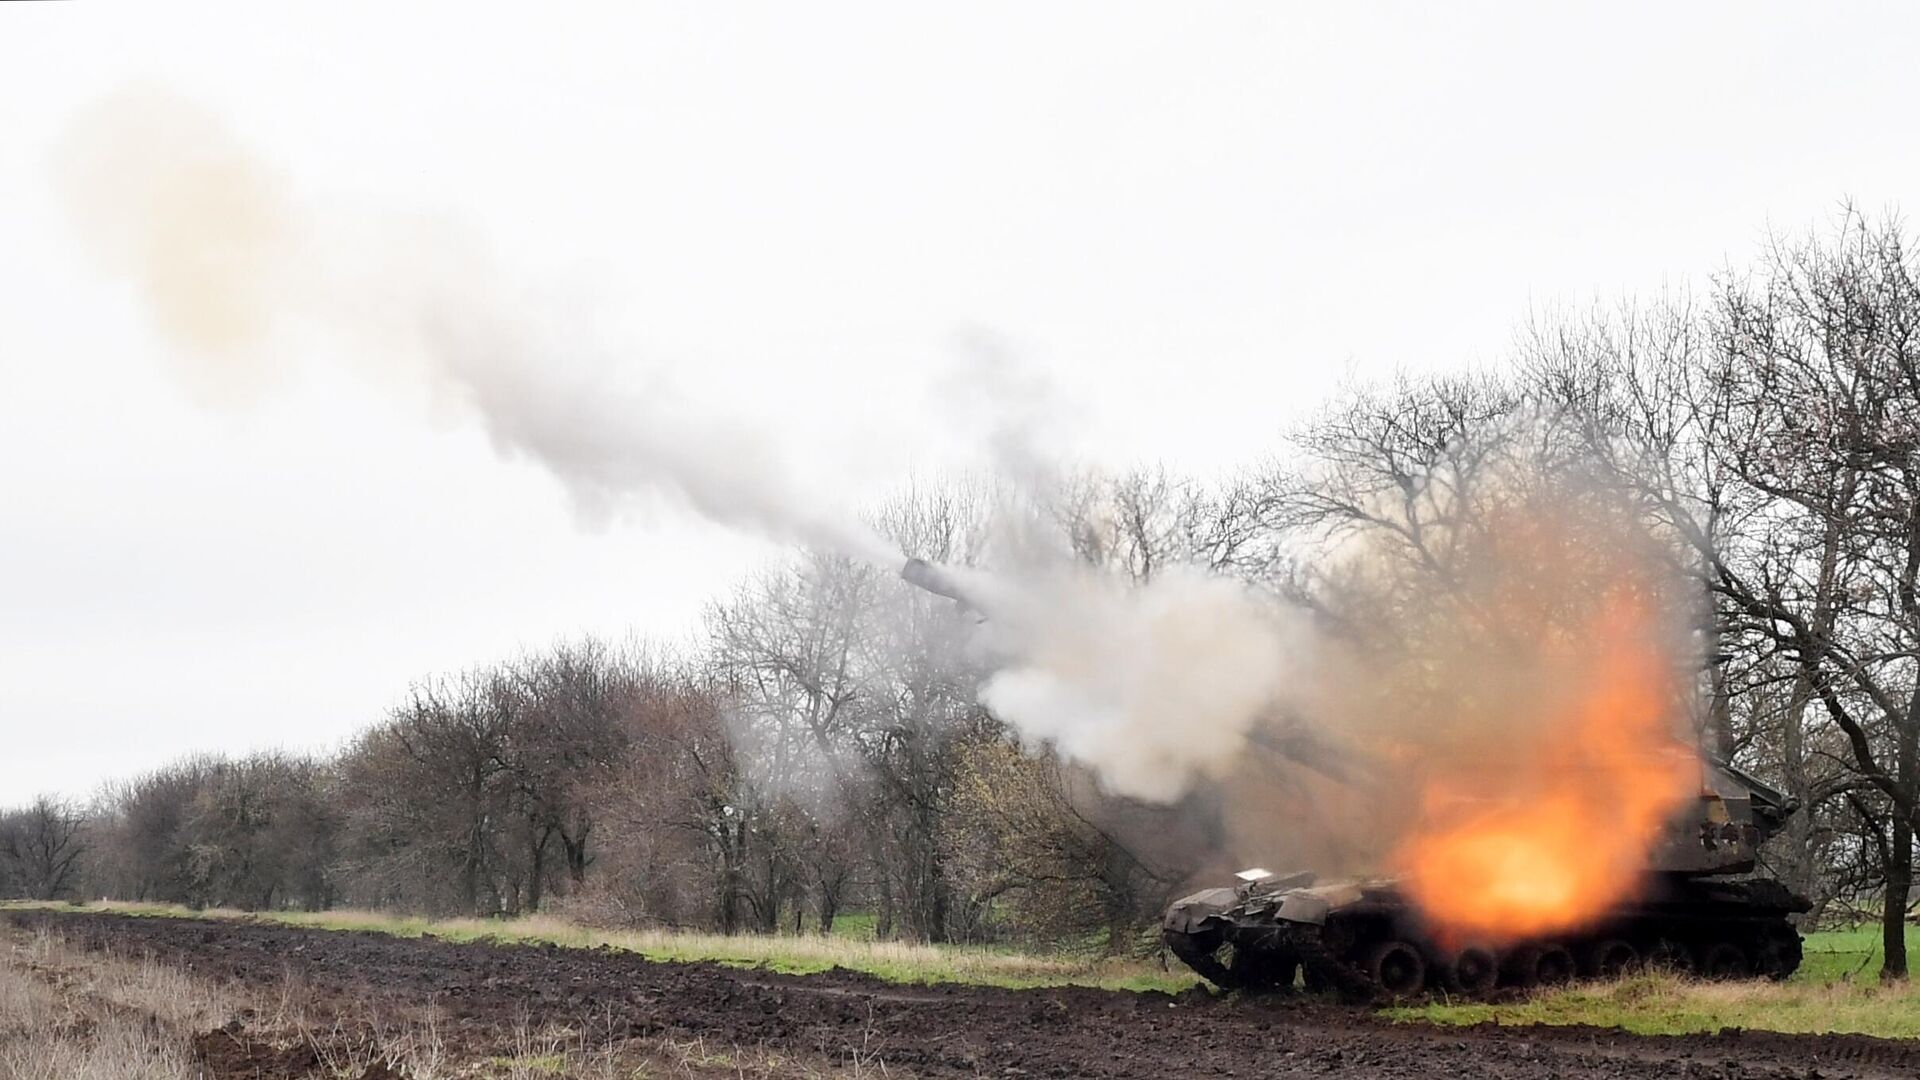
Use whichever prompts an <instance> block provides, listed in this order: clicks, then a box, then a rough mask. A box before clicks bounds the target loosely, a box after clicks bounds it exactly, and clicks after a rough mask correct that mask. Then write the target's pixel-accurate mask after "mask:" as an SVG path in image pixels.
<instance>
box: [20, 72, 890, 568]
mask: <svg viewBox="0 0 1920 1080" xmlns="http://www.w3.org/2000/svg"><path fill="white" fill-rule="evenodd" d="M58 165H59V171H60V180H61V184H62V188H63V190H64V191H65V192H66V193H67V195H68V196H69V201H70V204H71V206H72V208H73V211H74V214H75V217H76V219H77V221H78V223H79V224H80V225H81V227H82V229H83V231H84V232H85V233H86V234H87V236H88V237H89V239H91V240H92V241H93V242H94V246H95V249H96V250H97V252H98V253H99V254H100V255H101V257H102V259H103V260H104V262H105V264H106V265H107V266H109V267H110V268H112V269H113V270H115V271H117V272H120V273H122V274H125V275H126V276H128V277H130V278H131V279H132V280H133V281H134V282H135V283H136V284H137V285H138V286H139V288H140V290H141V293H142V295H143V296H144V297H145V299H146V301H147V303H148V306H149V308H150V310H151V311H152V313H153V316H154V320H155V322H156V324H157V325H158V326H159V327H160V328H161V329H162V330H163V331H165V332H166V333H167V334H168V335H169V336H170V337H171V338H172V339H173V340H175V341H176V342H177V343H178V344H179V345H180V346H181V348H182V354H181V355H182V360H183V362H184V372H183V373H184V375H185V376H186V378H187V381H188V383H189V385H190V386H191V387H192V388H193V389H194V390H195V391H196V393H198V394H199V395H200V396H201V397H203V398H205V399H210V400H214V401H219V402H227V403H232V402H245V401H246V400H248V399H251V398H253V397H256V396H258V395H259V394H260V393H262V392H264V391H265V390H266V389H267V388H269V387H270V386H271V385H272V384H273V383H274V382H275V381H276V380H277V379H278V378H279V377H280V375H281V374H282V372H280V371H279V370H278V368H279V366H280V365H282V364H284V363H285V361H284V360H282V359H279V358H280V357H283V356H284V355H286V354H287V353H288V350H286V349H285V348H281V347H275V346H276V344H277V342H276V341H275V338H274V335H275V332H276V331H278V330H285V329H286V328H288V327H290V326H299V327H305V328H318V329H319V330H320V331H321V332H322V333H324V334H326V335H328V337H329V345H330V346H331V348H330V349H329V350H328V355H329V356H334V357H344V358H346V361H345V362H348V363H352V364H355V365H356V366H358V367H360V368H361V369H362V370H363V371H366V372H367V373H369V374H373V373H374V369H377V368H380V367H388V368H390V367H392V366H394V365H395V364H396V363H402V364H405V365H408V366H411V367H413V368H414V369H415V374H417V375H419V376H421V377H423V378H425V379H426V380H427V381H429V383H431V384H432V385H433V386H434V387H435V388H436V390H437V391H438V392H439V393H441V394H443V395H445V396H447V397H451V398H453V399H455V400H456V401H458V402H460V403H461V404H462V405H464V406H466V407H469V408H471V409H472V411H473V413H474V414H475V415H477V416H478V418H479V419H480V422H481V423H482V424H483V425H484V426H485V428H486V431H487V433H488V435H489V436H490V437H491V439H492V441H493V444H494V446H495V448H496V449H497V450H499V452H500V453H502V454H503V455H506V456H510V457H518V458H525V459H527V460H530V461H533V462H536V463H538V464H539V465H541V466H542V467H544V468H545V469H546V470H548V471H549V472H550V473H552V474H553V475H554V476H555V477H556V478H557V479H559V480H560V481H561V483H563V484H564V485H565V486H566V488H567V490H568V492H569V493H570V494H571V495H572V497H573V499H574V502H575V505H576V506H577V507H578V508H579V510H580V511H581V513H582V515H583V516H584V517H586V518H587V519H589V520H594V521H598V520H604V519H605V518H607V517H609V516H611V515H615V514H619V513H623V512H632V511H637V510H644V509H645V508H646V507H647V506H648V505H649V504H650V502H651V501H653V500H657V499H660V498H662V497H665V498H668V499H671V500H678V501H679V502H681V503H682V504H684V505H685V506H687V507H689V508H691V509H692V510H694V511H696V512H698V513H700V514H702V515H704V516H705V517H707V518H709V519H711V520H713V521H716V522H719V523H721V524H725V525H729V526H733V527H735V528H740V529H745V530H748V531H751V532H755V533H758V534H760V535H763V536H767V537H770V538H772V539H776V540H782V541H792V542H799V543H804V544H810V545H815V546H819V547H823V548H828V549H831V550H835V551H839V552H842V553H843V554H847V555H850V556H853V557H855V558H859V559H862V560H865V561H868V562H871V563H874V564H876V565H882V566H898V565H899V563H900V561H901V559H902V556H901V555H900V554H899V553H898V552H897V551H896V550H895V548H894V546H893V545H892V544H890V543H888V542H887V541H886V540H885V539H883V538H882V537H880V536H879V534H877V533H876V532H874V531H873V530H871V529H869V528H866V527H865V526H863V525H862V524H861V523H860V522H859V521H858V520H857V519H855V518H853V517H851V516H849V515H841V514H837V513H835V512H834V511H833V503H832V500H831V499H829V498H827V497H826V496H825V494H824V493H817V492H812V491H809V490H808V489H807V487H806V485H805V484H803V483H801V482H800V478H799V477H797V476H795V475H793V472H792V470H791V469H790V468H788V467H787V466H786V464H785V462H784V460H783V459H782V457H781V456H780V455H779V454H778V453H777V452H776V450H775V449H774V448H773V447H771V446H769V445H768V444H767V442H766V441H765V440H764V439H763V438H761V437H759V435H758V434H757V433H756V432H755V431H754V430H753V429H752V428H751V427H750V426H748V425H746V424H744V423H740V422H738V421H735V420H732V419H730V418H728V417H726V416H723V415H718V414H715V413H712V412H710V411H707V410H702V409H700V408H699V407H698V406H697V405H696V403H694V402H692V401H690V400H687V399H686V398H684V397H682V396H680V395H679V394H677V393H676V392H675V391H674V389H673V387H672V386H671V385H670V384H668V383H667V382H666V381H665V378H664V376H663V375H662V374H661V373H659V372H654V373H652V374H651V377H650V379H649V381H648V382H647V383H646V384H645V385H638V386H636V385H634V383H633V381H632V378H633V377H632V375H631V373H630V366H629V365H622V364H617V363H614V362H611V357H612V356H613V355H614V351H613V350H612V349H610V348H609V347H608V346H607V345H606V344H604V343H601V342H597V341H595V340H594V339H593V336H592V334H591V333H589V332H587V331H586V330H583V329H580V328H581V327H588V326H591V324H592V319H591V318H582V319H576V320H572V321H569V320H567V319H563V318H559V317H555V316H552V315H551V314H550V313H549V317H547V318H540V317H538V315H537V314H536V313H535V312H532V311H530V310H529V305H528V303H527V302H526V300H525V298H524V297H518V296H514V295H512V294H511V293H510V291H509V290H508V289H506V288H503V287H501V286H500V285H499V284H498V283H497V282H496V281H495V280H494V279H493V278H492V277H491V276H490V275H489V274H488V272H487V265H486V258H485V251H484V248H483V246H482V245H479V244H476V243H474V242H472V241H471V240H469V239H468V238H466V237H464V236H462V235H461V234H460V233H458V232H457V231H456V230H451V229H447V228H437V229H436V228H432V227H429V226H427V225H425V224H424V223H422V222H420V221H418V220H417V219H414V220H410V219H405V218H400V217H395V216H390V215H381V214H376V213H374V212H371V211H369V212H365V213H353V212H337V211H336V212H326V211H322V210H320V209H317V208H314V207H309V206H302V205H299V204H297V203H296V202H295V201H294V200H293V199H292V197H291V196H290V195H289V194H288V191H287V185H285V184H283V183H281V182H280V181H279V178H278V177H277V175H276V174H275V172H274V171H273V170H272V169H270V168H269V167H267V166H266V165H264V164H262V163H261V162H259V161H258V160H257V159H256V158H255V157H254V155H253V154H252V153H251V152H250V151H249V150H248V148H247V147H246V146H245V145H244V144H242V143H241V142H240V141H239V140H238V139H237V138H236V137H234V136H233V135H232V133H231V132H229V131H228V130H227V129H226V127H225V126H224V125H223V124H222V123H221V122H220V120H219V118H218V117H216V116H213V115H211V114H209V113H207V112H206V111H205V110H203V109H200V108H199V107H197V106H195V105H193V104H192V103H190V102H187V101H184V100H181V99H178V98H175V97H173V96H171V95H169V94H167V93H165V92H164V91H160V90H156V89H152V88H133V89H128V90H123V91H121V92H119V93H117V94H115V95H113V96H112V97H110V98H108V99H106V100H104V101H102V102H100V103H98V104H96V105H94V106H93V107H91V108H90V109H88V110H86V111H85V112H84V113H82V114H81V115H80V116H79V117H77V118H76V120H75V122H74V123H73V125H72V128H71V129H70V131H69V133H68V135H67V138H66V139H65V141H64V144H63V146H62V149H61V153H60V155H59V161H58ZM382 377H384V375H382Z"/></svg>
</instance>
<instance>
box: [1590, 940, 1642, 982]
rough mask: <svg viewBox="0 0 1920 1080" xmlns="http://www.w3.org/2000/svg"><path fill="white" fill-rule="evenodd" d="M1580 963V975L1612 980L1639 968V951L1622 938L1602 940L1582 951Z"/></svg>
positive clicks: (1631, 943)
mask: <svg viewBox="0 0 1920 1080" xmlns="http://www.w3.org/2000/svg"><path fill="white" fill-rule="evenodd" d="M1581 961H1582V962H1581V965H1580V972H1581V974H1583V975H1587V976H1589V977H1591V978H1597V979H1613V978H1618V977H1619V976H1621V975H1623V974H1625V973H1627V972H1629V971H1632V970H1633V969H1634V968H1636V967H1638V966H1640V950H1639V949H1636V948H1634V947H1633V942H1631V941H1627V940H1625V939H1623V938H1602V939H1601V940H1599V941H1596V942H1594V943H1593V944H1591V945H1588V946H1587V947H1586V948H1585V949H1584V950H1582V955H1581Z"/></svg>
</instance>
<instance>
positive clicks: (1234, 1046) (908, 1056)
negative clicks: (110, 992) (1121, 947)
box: [4, 911, 1920, 1080]
mask: <svg viewBox="0 0 1920 1080" xmlns="http://www.w3.org/2000/svg"><path fill="white" fill-rule="evenodd" d="M4 918H6V919H8V920H10V921H11V922H12V923H14V924H15V925H16V926H20V927H24V928H27V929H33V928H47V929H51V930H52V931H54V932H56V933H57V934H59V935H60V936H62V937H64V938H65V939H66V940H67V941H68V942H70V943H72V944H75V945H78V946H81V947H82V948H85V949H109V948H110V949H112V950H114V951H116V952H120V953H141V954H145V953H151V954H152V955H153V956H154V957H155V958H157V959H159V960H162V961H165V962H168V963H173V964H179V965H182V966H185V967H188V968H190V969H191V970H192V971H193V972H194V973H196V974H197V975H199V976H201V977H203V978H207V979H210V980H213V981H216V982H219V983H222V984H238V985H239V986H241V987H245V988H250V989H253V990H257V991H259V992H263V993H266V992H271V991H272V990H273V988H275V987H284V986H287V985H291V984H297V985H299V986H300V987H301V988H302V992H303V994H305V995H306V999H307V1000H308V1002H309V1004H308V1005H307V1009H308V1010H309V1012H314V1011H316V1010H317V1012H318V1013H319V1016H318V1021H319V1024H320V1026H321V1027H322V1028H324V1026H325V1023H326V1019H327V1013H328V1011H329V1010H333V1011H334V1012H336V1013H337V1014H338V1015H340V1016H365V1015H367V1014H368V1013H369V1011H371V1012H372V1013H373V1014H375V1015H378V1014H380V1013H382V1012H390V1013H392V1014H393V1015H403V1014H415V1013H417V1012H418V1011H419V1010H420V1009H421V1008H422V1007H424V1006H427V1004H428V1003H429V1002H430V1003H431V1009H432V1011H433V1012H434V1014H435V1015H436V1016H437V1017H438V1020H437V1022H438V1023H439V1024H440V1025H441V1030H442V1031H443V1033H444V1035H445V1037H446V1038H447V1040H448V1041H449V1043H450V1045H453V1046H455V1047H458V1048H461V1049H462V1050H464V1051H465V1052H466V1053H468V1054H486V1053H501V1054H505V1053H510V1052H511V1049H512V1045H511V1044H512V1042H513V1034H512V1033H513V1032H514V1031H515V1030H516V1029H519V1030H525V1029H526V1028H527V1027H528V1026H529V1025H531V1026H533V1027H535V1028H538V1027H541V1026H554V1025H561V1026H569V1025H570V1026H573V1027H575V1028H580V1029H585V1028H592V1029H593V1030H595V1031H599V1032H603V1033H604V1035H603V1037H605V1038H606V1039H608V1040H610V1041H612V1042H616V1043H617V1042H618V1041H620V1040H642V1039H660V1038H673V1039H699V1040H703V1041H704V1044H706V1045H712V1046H726V1047H734V1048H743V1047H744V1048H754V1049H755V1050H757V1051H759V1052H761V1053H762V1054H763V1055H764V1054H765V1053H766V1052H768V1051H774V1052H777V1053H778V1054H780V1055H784V1056H787V1057H789V1058H790V1059H791V1060H794V1061H803V1062H817V1063H822V1064H823V1065H824V1066H825V1067H827V1068H830V1069H833V1070H836V1071H838V1070H844V1069H847V1068H853V1069H855V1070H856V1071H858V1072H859V1073H860V1074H861V1075H872V1076H883V1075H884V1076H887V1077H909V1076H917V1077H961V1076H965V1077H974V1076H1014V1077H1019V1076H1033V1077H1069V1076H1071V1077H1090V1076H1099V1077H1153V1078H1159V1077H1186V1076H1195V1077H1200V1076H1209V1077H1211V1076H1219V1077H1269V1076H1271V1077H1290V1076H1303V1077H1314V1078H1316V1080H1339V1078H1349V1077H1351V1078H1361V1077H1366V1078H1374V1077H1454V1076H1461V1077H1482V1076H1485V1077H1511V1078H1535V1077H1538V1078H1548V1077H1554V1078H1588V1077H1642V1076H1659V1077H1713V1078H1726V1080H1739V1078H1748V1077H1756V1078H1757V1077H1767V1078H1774V1077H1782V1078H1784V1077H1804V1078H1815V1077H1823V1078H1837V1077H1863V1078H1864V1077H1913V1076H1920V1044H1917V1043H1905V1042H1895V1041H1888V1040H1880V1039H1870V1038H1865V1037H1860V1036H1845V1035H1819V1036H1792V1035H1776V1034H1763V1033H1757V1032H1747V1033H1723V1034H1720V1035H1711V1036H1704V1035H1701V1036H1680V1037H1647V1036H1635V1035H1629V1034H1626V1033H1623V1032H1619V1031H1612V1030H1602V1029H1595V1028H1525V1029H1521V1028H1509V1029H1500V1028H1490V1027H1482V1028H1437V1027H1425V1026H1419V1025H1407V1024H1393V1023H1389V1022H1387V1021H1384V1020H1382V1019H1380V1018H1378V1017H1376V1016H1375V1015H1374V1014H1372V1013H1371V1012H1369V1011H1368V1010H1365V1009H1362V1008H1349V1007H1344V1006H1337V1005H1331V1004H1321V1003H1310V1002H1303V1001H1299V1000H1285V999H1276V1000H1260V1001H1227V1000H1215V999H1211V998H1207V997H1205V996H1204V995H1201V994H1198V993H1196V994H1192V995H1189V996H1185V997H1181V998H1174V997H1169V996H1167V995H1164V994H1151V993H1150V994H1130V993H1124V992H1115V991H1102V990H1084V989H1051V990H1003V989H995V988H987V987H962V986H931V987H929V986H900V985H893V984H888V983H884V982H881V981H879V980H877V979H873V978H870V977H867V976H864V975H858V974H853V973H849V972H841V971H834V972H828V973H824V974H819V975H807V976H787V975H778V974H773V973H769V972H764V971H756V970H741V969H736V968H730V967H724V966H720V965H715V964H671V963H655V962H651V961H648V960H645V959H642V958H640V957H638V956H635V955H632V954H628V953H621V952H615V951H610V950H569V949H560V948H554V947H536V946H523V945H490V944H457V943H452V942H446V941H439V940H433V939H402V938H394V937H387V936H382V935H376V934H369V933H347V932H337V931H317V930H301V929H295V928H291V927H285V926H276V925H270V924H264V923H248V922H232V921H219V922H202V921H197V920H190V919H172V918H132V917H126V916H116V915H99V914H68V913H58V912H24V911H23V912H13V913H9V914H7V915H5V916H4ZM310 1019H311V1018H310ZM240 1030H241V1029H240V1027H239V1026H238V1025H236V1027H235V1029H234V1030H233V1031H229V1032H226V1033H224V1034H223V1033H218V1032H216V1033H208V1035H207V1037H205V1038H203V1039H201V1040H198V1041H197V1042H196V1045H197V1046H198V1047H199V1052H200V1054H201V1057H202V1060H203V1062H204V1064H205V1065H206V1067H207V1070H208V1072H209V1073H210V1074H211V1075H213V1076H215V1077H218V1078H221V1080H233V1078H238V1077H247V1078H250V1080H251V1078H255V1077H275V1076H295V1075H305V1073H302V1072H301V1071H300V1069H301V1068H303V1067H304V1064H303V1060H304V1059H303V1060H302V1061H295V1060H283V1058H285V1057H286V1055H284V1054H283V1053H282V1051H280V1050H273V1049H270V1048H269V1047H267V1046H266V1045H265V1044H264V1043H262V1044H255V1043H253V1042H252V1041H251V1040H250V1037H249V1036H247V1035H245V1034H238V1033H236V1032H239V1031H240ZM293 1057H299V1055H298V1054H295V1055H293ZM370 1075H371V1074H370Z"/></svg>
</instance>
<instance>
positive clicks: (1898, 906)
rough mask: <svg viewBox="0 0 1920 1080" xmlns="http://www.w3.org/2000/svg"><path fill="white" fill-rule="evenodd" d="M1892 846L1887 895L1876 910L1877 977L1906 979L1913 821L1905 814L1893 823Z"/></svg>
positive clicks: (1911, 887) (1911, 880)
mask: <svg viewBox="0 0 1920 1080" xmlns="http://www.w3.org/2000/svg"><path fill="white" fill-rule="evenodd" d="M1892 833H1893V844H1892V845H1891V847H1889V848H1888V851H1887V895H1886V899H1885V901H1884V903H1883V904H1882V905H1881V909H1880V946H1881V949H1882V950H1883V954H1884V955H1885V957H1886V961H1885V962H1884V963H1883V964H1881V965H1880V978H1881V979H1883V980H1886V981H1892V980H1896V979H1905V978H1906V977H1907V895H1908V894H1909V893H1911V892H1912V891H1913V822H1912V820H1911V819H1909V818H1908V817H1907V816H1906V815H1905V814H1900V815H1897V816H1896V817H1895V818H1894V820H1893V829H1892Z"/></svg>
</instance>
